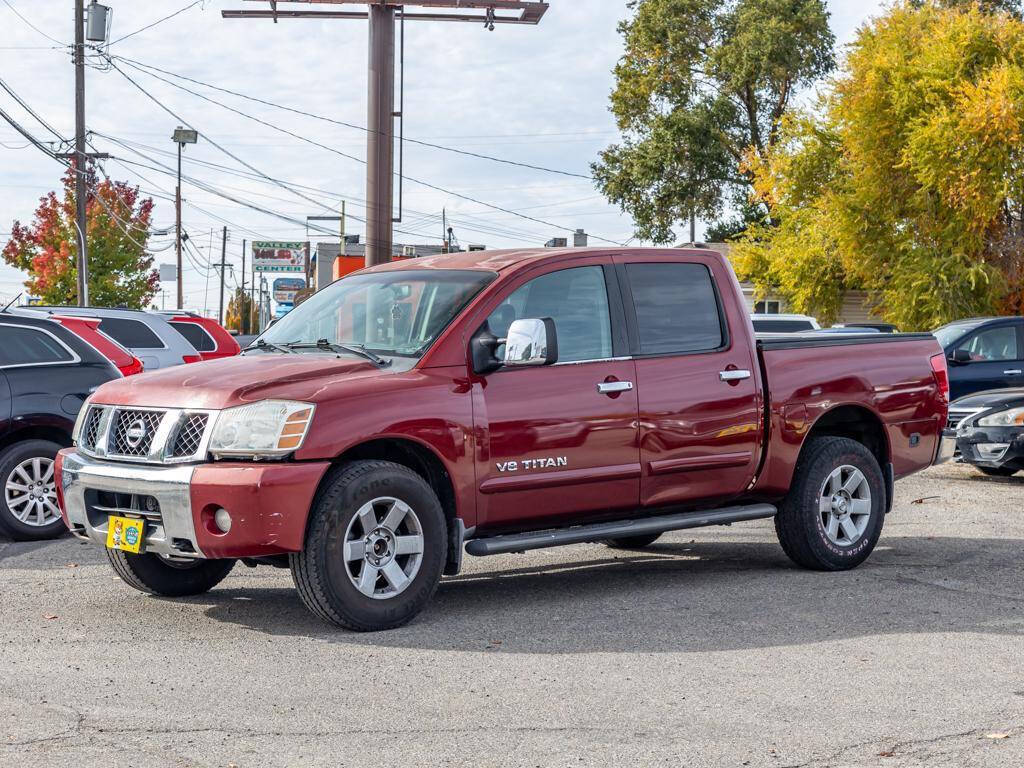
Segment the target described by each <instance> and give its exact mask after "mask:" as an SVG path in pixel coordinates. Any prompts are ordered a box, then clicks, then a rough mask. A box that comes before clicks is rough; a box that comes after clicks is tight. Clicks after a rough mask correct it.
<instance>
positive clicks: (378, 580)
mask: <svg viewBox="0 0 1024 768" xmlns="http://www.w3.org/2000/svg"><path fill="white" fill-rule="evenodd" d="M423 543H424V540H423V527H422V526H421V525H420V520H419V518H418V517H417V516H416V513H415V512H414V511H413V509H412V507H410V506H409V505H408V504H406V503H405V502H404V501H402V500H401V499H396V498H394V497H391V496H381V497H379V498H376V499H373V500H372V501H368V502H366V503H365V504H363V506H361V507H360V508H359V509H358V511H357V512H356V514H355V515H354V516H353V517H352V520H351V521H350V522H349V524H348V528H347V529H346V531H345V539H344V554H343V557H344V563H345V572H346V573H347V574H348V577H349V579H350V580H351V582H352V584H353V585H354V586H355V588H356V589H358V590H359V591H360V592H361V593H362V594H363V595H365V596H366V597H370V598H373V599H374V600H386V599H388V598H392V597H395V596H396V595H400V594H401V593H402V592H404V591H405V590H406V589H408V587H409V585H410V584H412V582H413V579H415V578H416V574H417V573H419V570H420V565H421V564H422V562H423Z"/></svg>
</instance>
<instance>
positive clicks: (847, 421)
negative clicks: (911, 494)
mask: <svg viewBox="0 0 1024 768" xmlns="http://www.w3.org/2000/svg"><path fill="white" fill-rule="evenodd" d="M816 437H845V438H849V439H850V440H855V441H856V442H858V443H860V444H861V445H863V446H864V447H865V448H867V449H868V450H869V451H871V453H872V455H873V456H874V457H875V459H876V460H877V461H878V466H879V467H880V468H881V469H882V477H883V478H884V480H885V495H886V499H885V509H886V512H888V511H889V510H890V509H891V507H892V497H893V471H892V446H891V445H890V444H889V435H888V432H886V429H885V424H884V423H883V422H882V419H881V417H880V416H879V415H878V414H877V413H875V412H874V411H872V410H871V409H870V408H867V407H866V406H863V405H857V404H853V403H846V404H842V405H837V406H835V407H833V408H831V409H829V410H828V411H825V413H823V414H821V415H820V416H819V417H818V418H817V419H816V420H815V421H814V424H813V425H811V428H810V429H809V430H808V431H807V434H806V435H805V436H804V440H803V444H802V445H801V447H800V452H801V453H803V451H804V450H806V448H807V445H808V444H809V443H810V441H811V440H812V439H814V438H816Z"/></svg>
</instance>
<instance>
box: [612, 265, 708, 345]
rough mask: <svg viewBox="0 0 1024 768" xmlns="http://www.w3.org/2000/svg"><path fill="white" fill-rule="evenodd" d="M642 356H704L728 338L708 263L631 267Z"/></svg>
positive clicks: (628, 272)
mask: <svg viewBox="0 0 1024 768" xmlns="http://www.w3.org/2000/svg"><path fill="white" fill-rule="evenodd" d="M626 277H627V278H628V279H629V287H630V292H631V293H632V294H633V305H634V307H635V310H636V324H637V332H638V334H639V337H640V353H641V354H644V355H657V354H665V353H669V352H701V351H707V350H712V349H718V348H719V347H721V346H722V344H723V340H724V338H725V334H724V333H723V330H722V318H721V313H720V312H719V307H718V296H717V295H716V294H715V285H714V282H712V279H711V273H710V272H709V271H708V268H707V267H705V266H704V265H703V264H627V265H626Z"/></svg>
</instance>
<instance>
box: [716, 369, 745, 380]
mask: <svg viewBox="0 0 1024 768" xmlns="http://www.w3.org/2000/svg"><path fill="white" fill-rule="evenodd" d="M718 378H720V379H721V380H722V381H743V379H749V378H750V371H744V370H734V371H719V372H718Z"/></svg>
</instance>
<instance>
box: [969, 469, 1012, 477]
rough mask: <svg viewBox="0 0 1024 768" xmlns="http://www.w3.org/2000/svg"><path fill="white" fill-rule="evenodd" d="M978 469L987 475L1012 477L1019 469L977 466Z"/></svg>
mask: <svg viewBox="0 0 1024 768" xmlns="http://www.w3.org/2000/svg"><path fill="white" fill-rule="evenodd" d="M978 470H979V471H980V472H981V473H982V474H983V475H988V476H989V477H1013V476H1014V475H1016V474H1017V472H1018V471H1019V470H1017V469H1014V468H1013V467H978Z"/></svg>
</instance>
